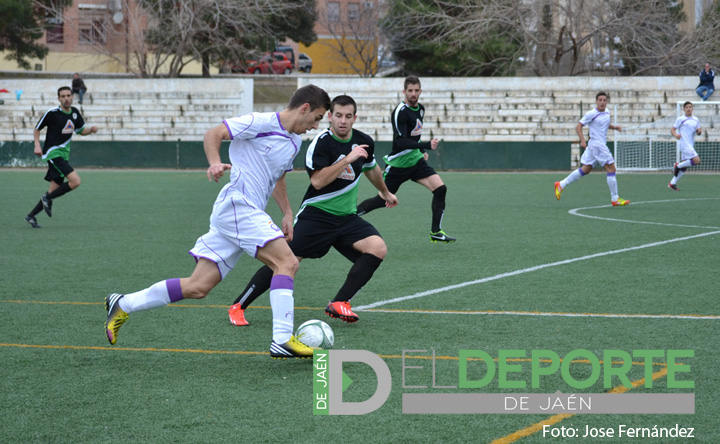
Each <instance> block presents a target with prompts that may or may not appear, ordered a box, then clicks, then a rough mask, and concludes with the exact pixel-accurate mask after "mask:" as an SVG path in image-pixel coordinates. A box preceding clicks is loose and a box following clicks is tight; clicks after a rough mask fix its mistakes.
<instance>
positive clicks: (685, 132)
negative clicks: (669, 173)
mask: <svg viewBox="0 0 720 444" xmlns="http://www.w3.org/2000/svg"><path fill="white" fill-rule="evenodd" d="M683 111H685V115H684V116H681V117H678V118H677V120H676V121H675V123H674V124H673V126H672V128H670V134H672V135H673V137H675V138H676V139H677V140H678V146H679V147H680V162H679V163H676V164H675V166H674V167H673V178H672V179H670V183H669V184H668V188H670V189H672V190H675V191H680V190H679V189H678V187H677V183H678V181H679V180H680V178H681V177H682V176H683V174H685V171H687V169H688V168H689V167H691V166H694V165H699V164H700V156H698V153H697V151H695V135H696V134H697V135H698V136H699V135H700V134H702V127H701V126H700V121H699V120H698V119H697V117H695V116H693V115H692V114H693V104H692V102H685V103H684V104H683Z"/></svg>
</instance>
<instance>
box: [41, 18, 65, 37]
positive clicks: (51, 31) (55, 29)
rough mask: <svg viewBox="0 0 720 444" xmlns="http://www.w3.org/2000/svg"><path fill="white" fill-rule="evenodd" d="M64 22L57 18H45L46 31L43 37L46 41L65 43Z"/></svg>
mask: <svg viewBox="0 0 720 444" xmlns="http://www.w3.org/2000/svg"><path fill="white" fill-rule="evenodd" d="M63 25H64V23H63V21H62V20H59V19H48V20H47V32H46V33H45V38H46V40H47V43H65V38H64V36H63V30H64V26H63Z"/></svg>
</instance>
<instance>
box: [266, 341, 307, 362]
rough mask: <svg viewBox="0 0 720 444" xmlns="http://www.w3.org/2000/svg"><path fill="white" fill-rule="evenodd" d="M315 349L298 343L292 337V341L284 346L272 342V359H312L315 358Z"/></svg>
mask: <svg viewBox="0 0 720 444" xmlns="http://www.w3.org/2000/svg"><path fill="white" fill-rule="evenodd" d="M313 350H318V349H317V348H315V347H308V346H307V345H305V344H303V343H302V342H300V341H298V339H297V338H296V337H295V336H290V340H289V341H287V342H286V343H284V344H278V343H277V342H275V341H274V340H273V341H272V342H270V357H271V358H273V359H286V358H300V359H310V358H312V357H313Z"/></svg>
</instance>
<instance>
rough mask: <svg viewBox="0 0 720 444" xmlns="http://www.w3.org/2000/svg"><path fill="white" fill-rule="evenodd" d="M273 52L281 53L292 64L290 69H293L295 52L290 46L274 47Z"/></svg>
mask: <svg viewBox="0 0 720 444" xmlns="http://www.w3.org/2000/svg"><path fill="white" fill-rule="evenodd" d="M275 52H281V53H283V54H285V56H287V58H288V59H290V63H292V69H295V51H294V50H293V49H292V48H291V47H290V46H276V47H275Z"/></svg>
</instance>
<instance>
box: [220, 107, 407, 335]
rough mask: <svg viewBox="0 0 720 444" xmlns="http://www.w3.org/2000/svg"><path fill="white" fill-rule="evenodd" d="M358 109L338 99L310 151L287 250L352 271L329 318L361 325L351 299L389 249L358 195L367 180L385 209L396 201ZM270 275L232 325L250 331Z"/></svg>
mask: <svg viewBox="0 0 720 444" xmlns="http://www.w3.org/2000/svg"><path fill="white" fill-rule="evenodd" d="M356 113H357V105H356V104H355V101H354V100H353V99H352V97H350V96H346V95H340V96H337V97H335V98H334V99H333V100H332V103H331V104H330V111H329V113H328V118H329V120H330V128H329V129H326V130H324V131H322V132H321V133H320V134H318V135H317V136H316V137H315V139H313V141H312V143H310V146H309V147H308V151H307V155H306V156H305V167H306V169H307V172H308V174H309V175H310V186H308V189H307V192H306V193H305V196H304V197H303V201H302V204H301V205H300V209H299V210H298V213H297V216H296V218H295V226H294V229H293V236H292V238H291V239H287V240H288V244H289V246H290V249H291V250H292V252H293V254H295V256H297V258H298V259H299V260H302V259H303V258H320V257H323V256H325V254H327V252H328V251H330V247H333V248H335V249H336V250H337V251H338V252H340V254H342V255H343V256H345V257H346V258H347V259H349V260H350V261H351V262H353V266H352V267H351V268H350V271H349V273H348V275H347V278H346V280H345V283H344V284H343V285H342V287H341V288H340V290H339V291H338V293H337V295H336V296H335V299H333V300H332V301H330V302H329V303H328V305H327V308H326V309H325V312H326V313H327V314H328V315H329V316H330V317H333V318H339V319H342V320H343V321H345V322H355V321H357V320H358V316H357V314H355V313H353V311H352V309H351V306H350V299H351V298H352V297H353V296H355V294H356V293H357V292H358V291H360V289H361V288H362V287H363V286H364V285H365V284H366V283H367V282H368V281H369V280H370V278H371V277H372V275H373V273H375V270H377V268H378V267H379V266H380V264H381V263H382V261H383V259H385V255H386V254H387V246H386V245H385V241H383V239H382V237H380V234H379V233H378V231H377V230H376V229H375V227H373V226H372V225H370V223H369V222H367V221H365V220H364V219H362V218H361V217H358V216H357V214H355V212H356V206H357V190H358V184H359V181H360V177H361V176H362V175H363V174H364V175H365V176H366V177H367V178H368V179H369V180H370V182H371V183H372V184H373V185H374V186H375V188H377V189H378V191H379V192H380V195H381V196H382V197H383V205H386V206H387V207H389V208H390V207H394V206H395V205H397V198H396V197H395V195H394V194H392V193H391V192H389V191H388V189H387V187H386V186H385V183H384V182H383V178H382V170H381V169H380V167H379V166H378V165H377V163H376V162H375V154H374V152H375V142H374V141H373V139H372V138H371V137H370V136H368V135H367V134H365V133H363V132H360V131H358V130H355V129H353V124H354V123H355V119H356V118H357V115H356ZM271 279H272V270H271V269H270V267H268V266H264V267H262V268H260V269H259V270H258V271H257V272H256V273H255V275H254V276H253V277H252V278H251V279H250V282H249V283H248V285H247V287H246V288H245V290H243V292H242V293H241V294H240V296H238V298H237V299H236V300H235V302H234V303H233V305H232V306H231V307H230V310H229V316H230V322H231V323H232V324H233V325H248V322H247V320H245V309H246V308H247V307H248V305H250V304H251V303H252V302H253V301H254V300H255V299H257V297H258V296H260V295H261V294H263V293H264V292H265V291H266V290H267V289H268V288H269V287H270V280H271Z"/></svg>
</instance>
